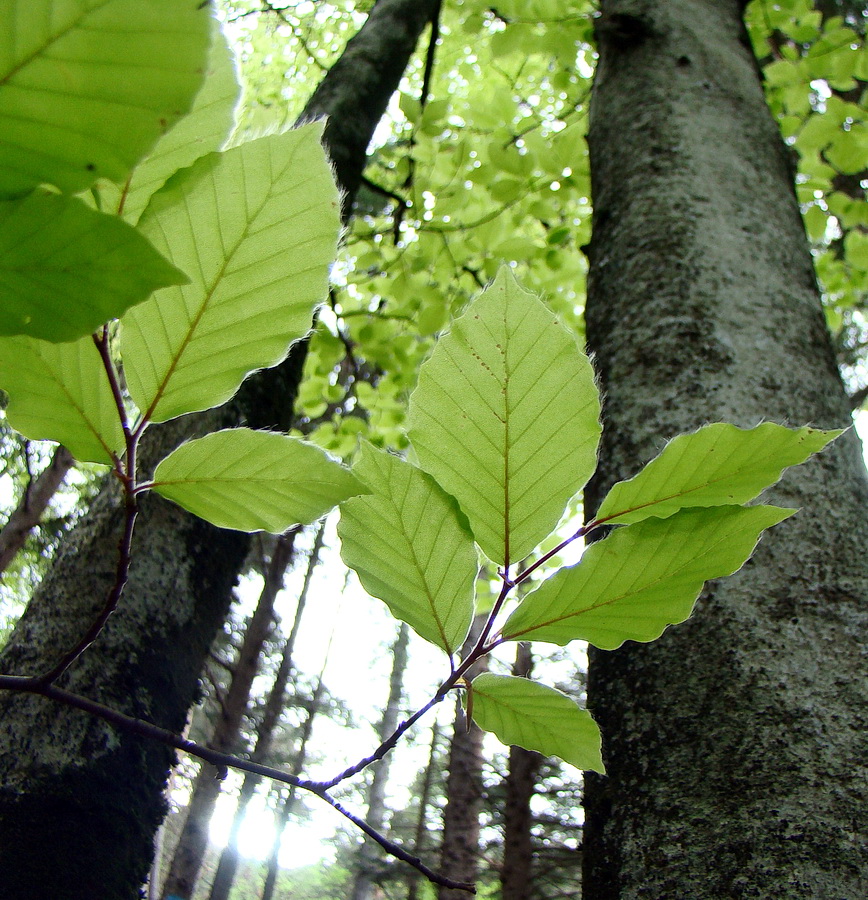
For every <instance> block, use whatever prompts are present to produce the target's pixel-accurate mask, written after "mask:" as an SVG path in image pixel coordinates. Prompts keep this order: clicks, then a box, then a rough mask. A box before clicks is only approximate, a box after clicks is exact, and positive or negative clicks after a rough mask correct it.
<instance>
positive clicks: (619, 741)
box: [584, 0, 868, 900]
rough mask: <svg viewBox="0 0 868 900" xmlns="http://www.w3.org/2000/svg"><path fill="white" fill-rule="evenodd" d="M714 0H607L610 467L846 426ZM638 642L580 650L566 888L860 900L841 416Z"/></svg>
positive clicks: (606, 898)
mask: <svg viewBox="0 0 868 900" xmlns="http://www.w3.org/2000/svg"><path fill="white" fill-rule="evenodd" d="M742 12H743V4H742V3H740V2H737V0H606V2H604V3H603V4H602V16H601V18H600V19H599V21H598V23H597V37H598V43H599V51H600V61H599V66H598V70H597V75H596V79H595V84H594V88H593V95H592V105H591V119H590V134H589V146H590V150H591V170H592V173H593V174H592V187H593V195H594V230H593V239H592V242H591V246H590V249H589V256H590V260H591V269H590V277H589V284H588V301H587V311H586V322H587V338H588V343H589V345H590V349H591V351H592V352H593V353H594V354H595V357H596V363H597V366H598V369H599V373H600V378H601V382H602V385H601V386H602V388H603V391H604V394H605V397H606V402H605V410H604V415H605V426H606V431H605V433H604V439H603V445H602V450H601V468H600V470H599V474H598V476H597V477H595V479H594V480H593V482H592V484H591V485H590V486H589V490H588V493H587V498H586V502H587V510H588V514H589V515H591V514H593V512H594V510H595V509H596V508H597V506H598V505H599V503H600V501H601V499H602V498H603V496H604V495H605V492H606V491H607V489H608V487H609V486H610V485H611V484H612V483H613V482H614V481H615V480H618V479H623V478H626V477H629V476H631V475H632V474H634V473H635V472H636V471H637V469H638V468H639V467H640V466H641V465H642V464H643V463H645V462H647V461H648V460H649V459H650V458H651V457H653V456H654V455H656V453H658V452H659V450H660V449H661V447H662V446H663V444H664V442H665V441H666V440H667V439H669V438H671V437H672V436H674V435H675V434H678V433H679V432H683V431H686V430H689V429H693V428H696V427H697V426H699V425H701V424H702V423H704V422H708V421H716V420H725V421H730V422H734V423H736V424H738V425H741V426H752V425H756V424H757V423H758V422H760V421H762V420H771V421H776V422H781V423H785V424H793V425H801V424H803V423H812V424H814V425H816V426H819V427H824V428H834V427H843V426H846V425H848V424H849V423H850V419H849V410H848V403H847V398H846V396H845V392H844V390H843V387H842V384H841V381H840V379H839V376H838V372H837V369H836V366H835V359H834V354H833V352H832V347H831V343H830V339H829V336H828V334H827V331H826V328H825V323H824V318H823V312H822V309H821V305H820V299H819V296H818V290H817V284H816V281H815V277H814V273H813V270H812V267H811V257H810V254H809V252H808V248H807V246H806V241H805V236H804V231H803V227H802V223H801V220H800V217H799V210H798V205H797V203H796V198H795V194H794V190H793V175H792V172H791V170H790V166H789V162H788V155H787V151H786V150H785V148H784V146H783V144H782V142H781V139H780V136H779V134H778V131H777V128H776V126H775V123H774V122H773V121H772V119H771V117H770V115H769V112H768V110H767V108H766V105H765V102H764V98H763V92H762V85H761V81H760V76H759V71H758V68H757V65H756V63H755V60H754V59H753V56H752V52H751V49H750V45H749V42H748V39H747V36H746V33H745V30H744V27H743V24H742V21H741V14H742ZM769 499H770V500H771V502H775V503H779V504H781V505H786V506H793V507H800V508H801V509H800V512H799V513H798V515H797V516H795V517H794V518H793V519H791V520H789V521H787V522H786V523H785V524H783V525H781V526H779V527H777V528H775V529H773V530H772V531H771V532H770V533H769V534H768V535H767V536H766V537H764V539H763V541H762V542H761V544H760V547H759V549H758V551H757V553H756V555H755V556H754V558H753V559H752V560H751V561H750V562H749V563H748V564H747V565H746V566H745V567H744V568H743V569H742V570H741V571H740V572H739V573H738V574H736V575H735V576H733V577H731V578H729V579H725V580H723V581H721V582H719V583H712V584H711V585H709V586H708V588H707V589H706V590H705V591H704V593H703V594H702V596H701V598H700V600H699V602H698V604H697V607H696V610H695V613H694V615H693V616H692V618H691V619H690V620H689V621H688V622H687V623H685V624H683V625H680V626H678V627H674V628H670V629H669V630H667V632H666V633H665V634H664V636H663V637H662V638H661V639H660V640H659V641H657V642H655V643H652V644H648V645H640V644H629V645H628V646H625V647H623V648H622V649H620V650H618V651H614V652H601V651H598V652H593V653H592V654H591V668H590V675H589V685H588V705H589V707H590V708H591V710H592V712H593V714H594V715H595V717H596V719H597V721H598V723H599V724H600V726H601V727H602V731H603V746H604V761H605V763H606V766H607V770H608V775H607V776H606V777H601V776H595V775H592V774H591V775H588V777H587V781H586V823H585V846H584V859H585V870H584V896H585V897H586V898H587V900H615V898H618V900H630V898H640V897H643V898H645V897H647V898H655V900H657V898H661V897H690V898H691V900H704V898H708V900H711V898H714V900H722V898H744V897H762V898H765V897H775V898H782V900H788V898H792V900H795V898H800V900H801V898H805V897H816V898H821V897H822V898H826V897H836V898H837V897H840V898H843V897H861V896H866V895H868V874H866V873H868V841H866V839H865V836H866V835H868V778H866V775H865V759H866V750H868V745H866V735H868V704H866V699H865V698H866V696H868V653H866V641H868V557H866V554H865V549H864V548H865V546H866V541H868V521H866V519H868V482H866V475H865V470H864V465H863V463H862V460H861V458H860V448H859V445H858V441H857V439H856V438H855V436H854V434H853V433H852V432H850V433H848V434H846V435H844V436H843V437H842V438H840V439H839V440H838V441H837V442H836V443H835V444H834V445H833V446H832V447H830V448H829V449H828V450H827V451H825V452H824V453H823V454H822V455H821V456H820V457H819V458H818V459H816V460H814V461H812V462H810V463H809V464H807V465H805V466H803V467H800V468H799V469H797V470H794V471H792V472H790V473H788V474H787V475H786V476H785V478H784V479H783V481H782V482H781V484H780V485H779V486H778V487H776V488H774V489H773V490H772V491H770V492H769Z"/></svg>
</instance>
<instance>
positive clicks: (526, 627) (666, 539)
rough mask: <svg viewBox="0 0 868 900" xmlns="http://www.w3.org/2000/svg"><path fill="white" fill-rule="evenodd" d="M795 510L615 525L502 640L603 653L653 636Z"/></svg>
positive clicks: (526, 607)
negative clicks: (583, 646)
mask: <svg viewBox="0 0 868 900" xmlns="http://www.w3.org/2000/svg"><path fill="white" fill-rule="evenodd" d="M794 512H795V510H792V509H779V508H778V507H775V506H750V507H741V506H716V507H710V508H708V509H689V510H683V511H681V512H679V513H676V514H675V515H673V516H670V517H669V518H668V519H646V520H645V521H644V522H639V523H638V524H636V525H629V526H626V527H623V528H618V529H616V530H615V531H614V532H613V533H612V534H610V535H609V537H607V538H605V539H604V540H601V541H597V542H596V543H594V544H591V546H590V547H588V548H587V549H586V550H585V553H584V555H583V556H582V558H581V560H580V561H579V562H578V564H577V565H575V566H572V567H570V568H567V569H561V570H560V571H559V572H557V573H556V574H555V575H553V576H552V577H551V578H549V579H548V581H546V582H544V583H543V584H542V585H541V586H540V587H539V588H538V589H537V590H535V591H533V592H532V593H530V594H528V595H527V596H526V597H525V598H524V600H523V601H522V603H521V606H519V607H518V609H516V610H515V612H514V613H513V614H512V615H511V616H510V617H509V619H507V621H506V624H505V625H504V627H503V632H502V633H503V637H504V638H506V639H507V640H522V641H530V640H532V641H546V642H548V643H551V644H560V645H564V644H568V643H569V642H570V641H576V640H583V641H589V642H590V643H592V644H594V646H596V647H599V648H600V649H601V650H614V649H615V648H616V647H620V646H621V644H623V643H624V641H628V640H631V641H653V640H654V639H655V638H658V637H660V635H661V634H662V633H663V629H664V628H665V627H666V626H667V625H675V624H677V623H678V622H683V621H684V620H685V619H686V618H687V617H688V616H689V615H690V612H691V610H692V609H693V604H694V602H695V601H696V598H697V597H698V596H699V592H700V591H701V590H702V585H703V584H704V583H705V582H706V581H708V580H709V579H710V578H721V577H723V576H724V575H732V573H733V572H735V571H737V570H738V569H739V568H741V566H742V565H743V564H744V562H745V560H747V558H748V557H749V556H750V555H751V553H752V552H753V549H754V547H755V546H756V543H757V541H758V540H759V536H760V533H761V532H762V531H763V529H765V528H769V527H770V526H772V525H776V524H777V523H778V522H782V521H783V520H784V519H786V518H788V517H789V516H791V515H792V514H793V513H794Z"/></svg>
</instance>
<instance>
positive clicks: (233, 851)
mask: <svg viewBox="0 0 868 900" xmlns="http://www.w3.org/2000/svg"><path fill="white" fill-rule="evenodd" d="M324 531H325V524H324V523H320V525H319V527H318V528H317V532H316V538H315V539H314V542H313V547H312V548H311V551H310V558H309V559H308V564H307V571H306V572H305V575H304V583H303V584H302V587H301V591H300V592H299V595H298V603H297V605H296V608H295V617H294V619H293V622H292V628H291V629H290V632H289V636H288V637H287V639H286V643H285V644H284V646H283V655H282V656H281V659H280V665H279V666H278V669H277V674H276V675H275V677H274V684H273V685H272V687H271V691H270V693H269V695H268V700H267V701H266V703H265V712H264V713H263V716H262V721H261V722H260V723H259V725H258V727H257V729H256V744H255V746H254V748H253V753H252V754H251V755H250V758H251V759H252V760H253V761H254V762H259V763H265V762H266V761H267V759H268V755H269V753H270V752H271V742H272V739H273V737H274V730H275V728H276V727H277V724H278V722H279V720H280V714H281V713H282V712H283V708H284V706H285V705H286V688H287V685H288V684H289V676H290V673H291V672H292V654H293V651H294V650H295V642H296V639H297V637H298V631H299V628H300V627H301V617H302V615H303V614H304V608H305V606H306V605H307V594H308V590H309V589H310V583H311V580H312V578H313V573H314V571H315V570H316V567H317V566H318V565H319V554H320V550H322V545H323V533H324ZM261 781H262V779H261V778H260V777H259V776H258V775H253V774H252V773H250V772H247V773H246V774H245V776H244V780H243V781H242V782H241V791H240V793H239V795H238V806H237V808H236V810H235V816H234V817H233V819H232V827H231V829H230V831H229V840H228V841H227V842H226V846H225V847H224V848H223V851H222V852H221V854H220V861H219V862H218V864H217V872H216V873H215V875H214V881H213V882H212V884H211V893H210V894H209V896H208V900H228V897H229V892H230V891H231V890H232V882H233V881H234V880H235V873H236V872H237V871H238V862H239V853H238V837H239V835H240V833H241V828H242V826H243V824H244V814H245V813H246V811H247V806H248V804H249V803H250V801H251V800H252V799H253V795H254V794H255V793H256V788H257V787H258V786H259V783H260V782H261Z"/></svg>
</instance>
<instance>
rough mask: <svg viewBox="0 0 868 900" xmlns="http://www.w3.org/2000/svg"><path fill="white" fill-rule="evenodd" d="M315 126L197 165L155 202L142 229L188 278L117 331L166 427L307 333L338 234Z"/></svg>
mask: <svg viewBox="0 0 868 900" xmlns="http://www.w3.org/2000/svg"><path fill="white" fill-rule="evenodd" d="M321 134H322V125H321V124H315V125H308V126H306V127H304V128H299V129H297V130H295V131H287V132H285V133H284V134H279V135H270V136H268V137H263V138H260V139H259V140H256V141H250V142H248V143H245V144H241V145H240V146H238V147H234V148H232V149H230V150H226V151H224V152H222V153H210V154H208V155H207V156H204V157H201V158H200V159H198V160H197V161H196V162H195V163H194V164H193V165H192V166H191V167H190V168H188V169H184V170H182V171H181V172H179V173H178V174H177V175H175V176H174V177H173V178H171V179H170V180H169V181H168V182H167V183H166V185H165V186H164V187H163V188H161V189H160V190H159V191H158V192H157V193H156V194H155V195H154V197H153V198H152V199H151V202H150V204H149V205H148V208H147V209H146V210H145V212H144V214H143V215H142V218H141V219H140V221H139V226H138V227H139V228H140V229H141V230H142V232H143V233H144V234H145V235H147V236H148V237H149V238H150V239H151V240H152V241H153V243H154V245H155V246H156V247H158V248H159V249H161V250H162V251H163V252H164V253H165V254H166V256H167V257H169V258H170V259H172V260H173V261H174V262H177V263H178V264H179V265H180V266H181V267H183V268H184V269H185V271H188V272H190V273H191V283H190V284H189V285H185V286H184V287H178V288H172V289H168V290H164V291H161V292H159V293H157V294H156V295H155V296H154V297H152V298H151V299H150V300H149V301H148V302H146V303H143V304H141V305H140V306H139V307H137V308H135V309H133V310H130V312H129V313H128V314H127V315H126V316H125V317H124V319H123V322H122V325H123V330H122V338H121V350H122V353H123V358H124V363H125V369H126V378H127V384H128V386H129V390H130V394H131V395H132V398H133V400H135V402H136V404H137V405H138V407H139V409H141V410H143V411H146V415H147V416H148V418H149V419H150V420H151V421H155V422H162V421H164V420H166V419H170V418H173V417H175V416H179V415H183V414H184V413H188V412H195V411H197V410H201V409H207V408H209V407H212V406H216V405H218V404H220V403H222V402H224V401H225V400H228V399H229V397H231V396H232V395H233V394H234V393H235V391H236V390H237V389H238V387H239V386H240V384H241V382H242V381H243V380H244V378H245V377H246V376H247V375H248V374H249V373H250V372H251V371H252V370H253V369H257V368H262V367H267V366H273V365H275V364H276V363H278V362H280V361H281V360H282V359H283V358H284V356H285V355H286V352H287V349H288V347H289V345H290V344H291V343H292V342H293V341H296V340H298V339H299V338H301V337H303V336H304V334H305V333H306V332H307V331H308V330H309V329H310V325H311V318H312V311H313V308H314V306H315V305H316V304H317V303H319V302H320V301H321V300H322V298H323V297H324V296H325V293H326V287H327V273H328V266H329V265H330V264H331V262H332V260H333V259H334V255H335V246H336V243H337V235H338V230H339V227H340V222H339V215H338V196H337V189H336V188H335V184H334V179H333V178H332V175H331V171H330V169H329V166H328V163H327V162H326V159H325V156H324V154H323V151H322V147H321V146H320V143H319V140H320V137H321Z"/></svg>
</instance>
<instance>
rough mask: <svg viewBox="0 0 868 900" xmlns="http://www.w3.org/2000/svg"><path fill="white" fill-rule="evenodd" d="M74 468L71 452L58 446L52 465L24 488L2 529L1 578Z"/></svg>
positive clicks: (0, 534) (0, 531) (0, 551)
mask: <svg viewBox="0 0 868 900" xmlns="http://www.w3.org/2000/svg"><path fill="white" fill-rule="evenodd" d="M74 465H75V460H74V459H73V458H72V454H71V453H70V452H69V450H67V449H66V447H58V448H57V449H56V450H55V451H54V455H53V456H52V457H51V462H50V463H49V464H48V465H47V466H46V467H45V468H44V469H43V470H42V471H41V472H40V473H39V475H38V476H37V477H36V478H34V479H33V481H32V482H31V483H30V484H28V485H27V486H26V487H25V488H24V492H23V493H22V495H21V499H20V500H19V501H18V505H17V506H16V507H15V509H13V510H12V513H11V514H10V516H9V518H8V519H7V520H6V524H5V525H4V526H3V527H2V528H0V575H2V574H3V572H5V571H6V569H7V567H8V566H9V563H11V562H12V560H13V559H14V558H15V554H16V553H17V552H18V551H19V550H20V549H21V548H22V547H23V546H24V542H25V541H26V540H27V535H28V534H30V532H31V531H32V530H33V529H34V528H35V527H36V526H37V525H38V524H39V520H40V519H41V518H42V514H43V513H44V512H45V509H46V507H47V506H48V504H49V503H50V502H51V498H52V497H53V496H54V495H55V494H56V493H57V489H58V488H59V487H60V485H61V484H63V479H64V478H66V473H67V472H68V471H69V470H70V469H71V468H72V467H73V466H74Z"/></svg>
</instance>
